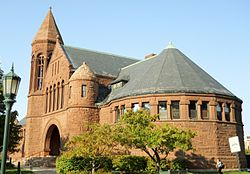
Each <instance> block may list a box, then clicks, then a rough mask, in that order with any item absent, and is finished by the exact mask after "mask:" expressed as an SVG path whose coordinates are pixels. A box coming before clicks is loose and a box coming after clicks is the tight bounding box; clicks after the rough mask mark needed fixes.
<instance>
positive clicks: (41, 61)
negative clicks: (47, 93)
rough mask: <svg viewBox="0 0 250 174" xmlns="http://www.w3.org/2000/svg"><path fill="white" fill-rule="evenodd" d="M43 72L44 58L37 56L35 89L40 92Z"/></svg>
mask: <svg viewBox="0 0 250 174" xmlns="http://www.w3.org/2000/svg"><path fill="white" fill-rule="evenodd" d="M43 71H44V57H43V56H42V55H38V57H37V89H38V90H41V89H42V85H43Z"/></svg>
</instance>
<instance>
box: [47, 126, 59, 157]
mask: <svg viewBox="0 0 250 174" xmlns="http://www.w3.org/2000/svg"><path fill="white" fill-rule="evenodd" d="M60 147H61V142H60V133H59V130H58V128H57V126H56V125H54V124H53V125H51V126H50V127H49V129H48V131H47V135H46V139H45V151H46V152H47V153H48V155H51V156H58V155H59V154H60Z"/></svg>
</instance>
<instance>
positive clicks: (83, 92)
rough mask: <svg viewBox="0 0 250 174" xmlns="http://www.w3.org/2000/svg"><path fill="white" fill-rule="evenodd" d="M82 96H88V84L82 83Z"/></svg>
mask: <svg viewBox="0 0 250 174" xmlns="http://www.w3.org/2000/svg"><path fill="white" fill-rule="evenodd" d="M82 97H86V85H82Z"/></svg>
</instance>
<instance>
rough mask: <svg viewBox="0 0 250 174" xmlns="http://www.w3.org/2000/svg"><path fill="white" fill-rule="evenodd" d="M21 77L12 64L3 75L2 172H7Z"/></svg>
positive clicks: (3, 173) (2, 173)
mask: <svg viewBox="0 0 250 174" xmlns="http://www.w3.org/2000/svg"><path fill="white" fill-rule="evenodd" d="M20 81H21V78H20V77H19V76H18V75H16V74H15V73H14V66H13V65H12V68H11V71H10V72H9V73H8V74H6V75H4V76H3V96H4V104H5V107H6V117H5V124H4V136H3V150H2V162H1V174H5V167H6V164H5V163H6V157H7V148H8V142H9V131H10V111H11V107H12V105H13V104H14V103H15V101H16V100H15V98H16V95H17V91H18V87H19V84H20Z"/></svg>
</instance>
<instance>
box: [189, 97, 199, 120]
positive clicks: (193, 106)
mask: <svg viewBox="0 0 250 174" xmlns="http://www.w3.org/2000/svg"><path fill="white" fill-rule="evenodd" d="M189 118H190V119H196V118H197V101H190V104H189Z"/></svg>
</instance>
